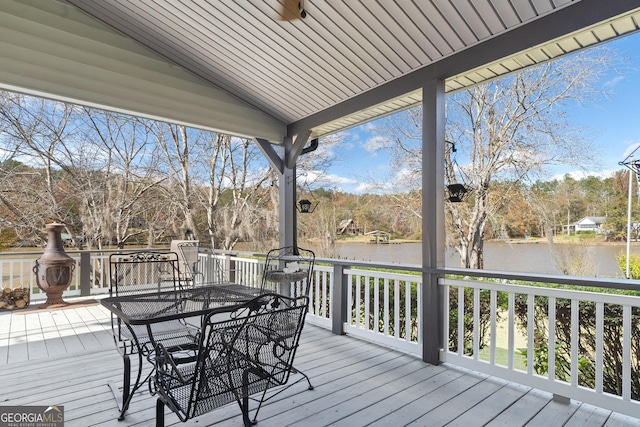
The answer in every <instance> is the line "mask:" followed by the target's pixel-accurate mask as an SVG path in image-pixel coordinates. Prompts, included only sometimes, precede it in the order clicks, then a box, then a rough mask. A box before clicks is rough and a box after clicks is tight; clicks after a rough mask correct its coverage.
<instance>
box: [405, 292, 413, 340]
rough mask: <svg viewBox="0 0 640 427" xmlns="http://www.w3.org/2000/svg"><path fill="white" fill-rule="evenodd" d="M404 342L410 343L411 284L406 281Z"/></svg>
mask: <svg viewBox="0 0 640 427" xmlns="http://www.w3.org/2000/svg"><path fill="white" fill-rule="evenodd" d="M404 287H405V291H404V305H405V308H404V311H405V315H404V331H405V332H404V340H405V341H407V342H411V317H412V312H411V282H410V281H408V280H405V281H404Z"/></svg>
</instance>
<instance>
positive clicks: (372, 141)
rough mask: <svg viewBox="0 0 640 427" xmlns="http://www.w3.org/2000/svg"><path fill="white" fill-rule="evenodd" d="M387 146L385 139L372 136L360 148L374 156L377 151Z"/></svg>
mask: <svg viewBox="0 0 640 427" xmlns="http://www.w3.org/2000/svg"><path fill="white" fill-rule="evenodd" d="M386 145H387V140H386V138H384V137H382V136H374V137H372V138H369V139H367V140H366V141H365V142H364V143H363V144H362V146H363V147H364V149H365V150H367V152H368V153H370V154H375V153H376V152H377V151H378V150H380V149H382V148H385V147H386Z"/></svg>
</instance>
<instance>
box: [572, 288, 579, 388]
mask: <svg viewBox="0 0 640 427" xmlns="http://www.w3.org/2000/svg"><path fill="white" fill-rule="evenodd" d="M579 342H580V302H579V301H578V300H576V299H572V300H571V385H572V386H574V387H577V386H578V362H579V360H578V357H579V356H578V346H579Z"/></svg>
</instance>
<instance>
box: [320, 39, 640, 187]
mask: <svg viewBox="0 0 640 427" xmlns="http://www.w3.org/2000/svg"><path fill="white" fill-rule="evenodd" d="M607 47H608V48H609V49H612V50H615V51H616V52H617V53H618V55H619V56H620V57H622V58H624V61H623V63H622V67H621V68H620V69H616V70H611V72H609V73H608V75H607V76H606V77H605V78H604V79H603V80H602V81H601V82H600V84H601V85H602V86H603V89H605V90H606V91H607V92H608V93H609V94H610V96H609V97H608V98H607V99H605V100H603V101H602V102H601V103H599V104H598V105H596V106H594V105H589V106H587V107H580V106H573V107H571V108H570V109H568V110H567V113H568V114H569V117H570V119H569V121H570V123H571V124H575V125H576V126H578V127H580V128H586V129H587V130H588V131H587V132H586V135H587V136H588V137H591V138H593V145H594V146H595V147H597V150H598V161H597V163H598V164H597V165H594V166H593V167H592V169H589V170H588V171H587V173H586V174H584V172H582V171H579V170H578V169H576V168H575V167H568V166H565V167H562V166H558V167H555V168H554V169H550V170H549V173H550V176H553V177H558V178H560V177H562V176H563V175H564V174H566V173H570V174H572V176H574V177H575V178H576V179H579V178H581V177H582V176H584V175H595V176H610V175H611V174H612V173H613V172H615V171H617V170H621V169H623V166H620V165H619V162H621V161H623V160H625V159H626V158H627V156H628V155H629V154H631V152H633V150H634V149H636V148H637V147H638V146H639V145H640V34H634V35H631V36H627V37H624V38H622V39H620V40H616V41H613V42H609V43H607ZM374 128H375V122H374V123H367V124H364V125H361V126H359V127H356V128H352V129H349V130H347V131H345V133H344V135H345V139H344V140H343V141H342V142H341V143H340V144H337V145H336V146H335V147H333V148H332V150H333V151H334V152H333V154H334V155H335V158H336V160H335V161H334V162H333V165H332V166H331V167H330V168H329V169H328V170H327V176H325V178H324V179H323V180H322V184H323V186H325V187H330V186H331V187H333V188H335V189H336V190H338V191H343V192H348V193H356V194H357V193H365V192H368V191H371V186H370V182H371V178H370V177H372V176H373V177H385V176H388V174H389V157H388V155H386V154H385V153H381V152H375V151H372V150H370V149H369V147H370V146H371V145H373V144H372V141H373V140H374V139H375V138H378V137H379V136H378V135H376V133H375V132H374V131H373V129H374ZM322 142H323V141H322V139H321V140H320V143H321V145H322ZM636 154H637V155H636V156H635V158H638V159H640V149H638V150H637V152H636Z"/></svg>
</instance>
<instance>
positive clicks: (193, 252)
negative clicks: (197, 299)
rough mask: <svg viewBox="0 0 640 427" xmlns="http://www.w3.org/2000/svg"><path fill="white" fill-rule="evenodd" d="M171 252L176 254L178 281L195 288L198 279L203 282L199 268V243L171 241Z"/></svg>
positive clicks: (195, 241) (196, 241) (193, 241)
mask: <svg viewBox="0 0 640 427" xmlns="http://www.w3.org/2000/svg"><path fill="white" fill-rule="evenodd" d="M171 251H172V252H175V253H176V254H178V270H179V274H178V279H179V280H180V281H181V282H183V283H185V284H188V285H189V286H195V285H196V283H197V280H198V278H199V279H200V281H202V280H203V278H204V276H203V274H202V272H201V271H200V268H199V265H200V263H199V258H198V254H199V252H200V241H198V240H172V241H171Z"/></svg>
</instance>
